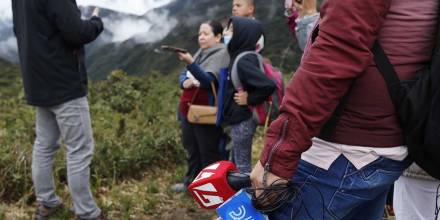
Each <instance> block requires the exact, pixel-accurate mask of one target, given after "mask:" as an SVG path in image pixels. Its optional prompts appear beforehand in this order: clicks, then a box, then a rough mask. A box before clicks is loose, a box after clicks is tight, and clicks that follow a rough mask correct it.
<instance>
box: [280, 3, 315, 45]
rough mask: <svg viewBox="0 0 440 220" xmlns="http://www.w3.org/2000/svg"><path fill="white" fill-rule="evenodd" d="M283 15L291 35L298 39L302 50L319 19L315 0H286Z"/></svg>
mask: <svg viewBox="0 0 440 220" xmlns="http://www.w3.org/2000/svg"><path fill="white" fill-rule="evenodd" d="M284 5H285V8H286V12H285V16H286V17H287V23H288V25H289V28H290V31H291V32H292V34H293V36H295V38H296V40H297V41H298V46H299V48H300V49H301V51H304V48H305V47H306V44H307V40H308V38H309V36H310V33H311V32H312V30H313V28H314V27H315V24H316V22H317V21H318V20H319V12H318V11H317V2H316V0H286V1H285V4H284Z"/></svg>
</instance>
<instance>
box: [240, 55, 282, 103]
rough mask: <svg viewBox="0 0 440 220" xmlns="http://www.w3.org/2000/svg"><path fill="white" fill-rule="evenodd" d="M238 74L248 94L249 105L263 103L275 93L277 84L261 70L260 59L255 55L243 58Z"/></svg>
mask: <svg viewBox="0 0 440 220" xmlns="http://www.w3.org/2000/svg"><path fill="white" fill-rule="evenodd" d="M237 72H238V77H239V78H240V81H241V82H242V83H243V86H244V88H245V89H246V91H247V92H248V104H249V105H257V104H260V103H262V102H263V101H264V100H266V98H267V97H268V96H270V95H271V94H272V93H273V92H274V91H275V88H276V85H275V82H273V81H272V80H271V79H269V78H268V77H267V76H266V74H265V73H263V72H262V71H261V70H260V66H259V64H258V59H257V57H256V56H255V55H252V56H251V55H248V56H244V57H243V58H241V59H240V60H239V61H238V64H237Z"/></svg>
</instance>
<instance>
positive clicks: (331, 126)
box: [319, 82, 354, 141]
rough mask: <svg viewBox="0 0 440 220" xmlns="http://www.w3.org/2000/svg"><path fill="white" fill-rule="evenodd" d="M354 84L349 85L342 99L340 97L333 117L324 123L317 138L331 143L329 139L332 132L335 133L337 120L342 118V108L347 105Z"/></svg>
mask: <svg viewBox="0 0 440 220" xmlns="http://www.w3.org/2000/svg"><path fill="white" fill-rule="evenodd" d="M353 85H354V82H352V83H351V86H350V88H349V89H348V91H347V93H345V95H344V97H342V99H341V102H340V103H339V105H338V106H337V107H336V109H335V111H334V112H333V115H332V116H331V117H330V119H329V120H328V121H327V122H326V123H325V125H324V127H322V129H321V132H320V133H319V138H320V139H322V140H325V141H331V139H330V138H331V137H332V136H333V132H334V131H335V128H336V125H338V122H339V120H340V119H341V117H342V113H343V112H344V108H345V106H346V105H347V101H348V98H349V97H350V94H351V90H352V89H353Z"/></svg>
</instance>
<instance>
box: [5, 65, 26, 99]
mask: <svg viewBox="0 0 440 220" xmlns="http://www.w3.org/2000/svg"><path fill="white" fill-rule="evenodd" d="M21 87H22V86H21V79H20V69H19V67H18V66H16V65H14V64H11V63H9V62H7V61H5V60H2V59H0V99H6V98H8V97H16V96H17V95H20V91H21Z"/></svg>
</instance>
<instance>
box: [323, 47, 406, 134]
mask: <svg viewBox="0 0 440 220" xmlns="http://www.w3.org/2000/svg"><path fill="white" fill-rule="evenodd" d="M372 52H373V54H374V62H375V63H376V65H377V68H378V69H379V72H380V73H381V74H382V76H383V77H384V79H385V81H386V83H387V87H388V90H390V85H393V84H395V83H398V82H399V81H400V80H399V77H398V76H397V74H396V71H395V70H394V67H393V65H392V64H391V62H390V61H389V59H388V57H387V55H386V54H385V51H384V50H383V48H382V46H381V45H380V44H379V42H378V41H375V42H374V45H373V48H372ZM353 85H354V82H353V83H352V84H351V86H350V88H349V89H348V91H347V93H346V94H345V95H344V97H343V98H342V99H341V102H340V103H339V105H338V107H336V109H335V111H334V112H333V115H332V117H331V118H330V119H329V120H328V121H327V122H326V124H325V125H324V127H323V128H322V129H321V132H320V134H319V138H321V139H323V140H327V141H329V140H330V138H331V137H332V135H333V132H334V130H335V128H336V126H337V124H338V122H339V120H340V119H341V117H342V113H343V112H344V108H345V106H346V105H347V101H348V98H349V96H350V94H351V91H352V88H353Z"/></svg>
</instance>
